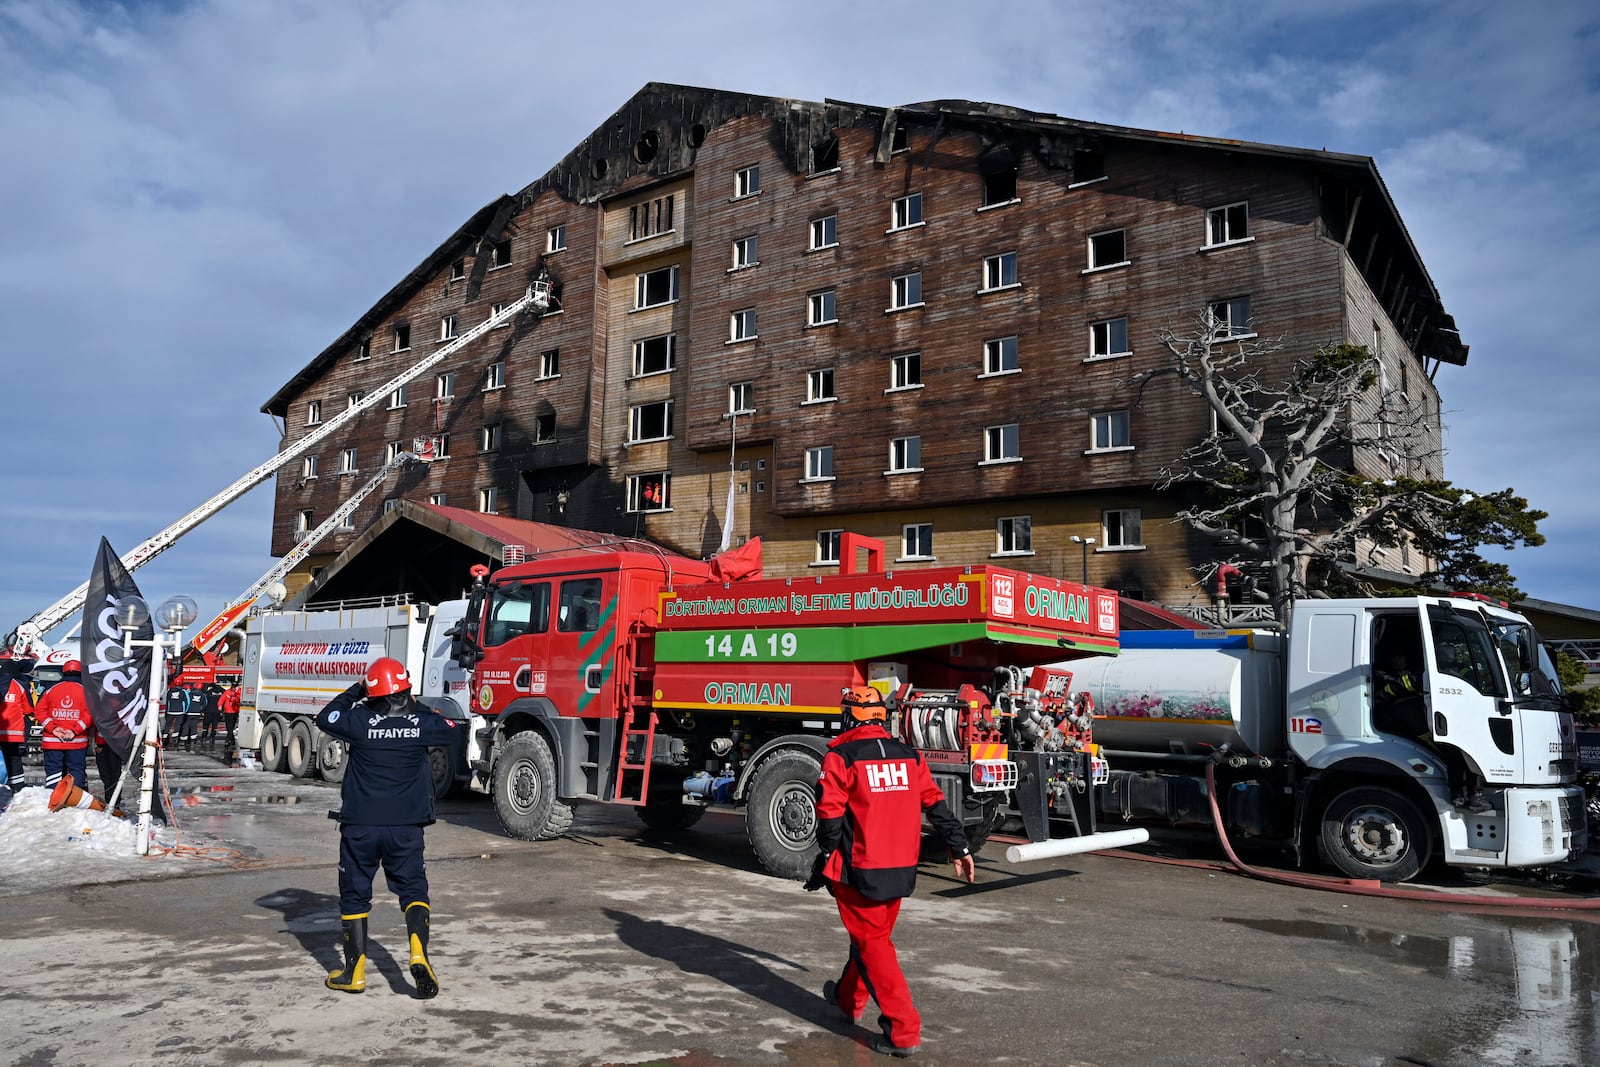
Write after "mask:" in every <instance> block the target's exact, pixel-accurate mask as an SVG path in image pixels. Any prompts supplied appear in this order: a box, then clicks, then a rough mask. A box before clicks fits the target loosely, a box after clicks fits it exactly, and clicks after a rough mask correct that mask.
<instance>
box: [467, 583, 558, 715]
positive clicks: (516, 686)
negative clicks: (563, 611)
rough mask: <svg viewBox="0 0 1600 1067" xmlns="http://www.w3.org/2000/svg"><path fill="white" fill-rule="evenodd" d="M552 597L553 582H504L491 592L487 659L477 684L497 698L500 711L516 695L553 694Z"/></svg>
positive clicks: (485, 644)
mask: <svg viewBox="0 0 1600 1067" xmlns="http://www.w3.org/2000/svg"><path fill="white" fill-rule="evenodd" d="M550 594H551V585H550V583H549V582H525V581H518V580H513V581H509V582H502V583H501V584H499V585H497V586H495V587H494V589H493V590H492V591H491V593H490V599H489V607H488V610H487V611H486V612H485V614H484V622H483V630H482V633H481V634H480V636H479V640H480V642H481V643H482V645H483V649H484V660H483V662H482V663H481V664H480V665H479V668H478V681H479V689H480V691H492V692H493V693H494V694H495V696H494V700H493V704H494V707H493V710H494V711H495V712H496V713H498V712H499V711H500V710H501V709H503V708H504V707H505V705H506V704H508V703H510V701H511V700H513V699H515V698H516V697H521V696H537V697H544V696H548V695H549V672H548V667H547V664H548V661H549V659H550ZM508 690H509V692H507V691H508ZM502 694H505V696H504V698H502ZM479 710H480V711H489V710H491V709H490V708H487V707H480V708H479Z"/></svg>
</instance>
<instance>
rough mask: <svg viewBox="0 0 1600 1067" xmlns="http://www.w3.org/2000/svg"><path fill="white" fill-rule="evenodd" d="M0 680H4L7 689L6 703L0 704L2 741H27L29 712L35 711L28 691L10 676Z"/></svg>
mask: <svg viewBox="0 0 1600 1067" xmlns="http://www.w3.org/2000/svg"><path fill="white" fill-rule="evenodd" d="M0 679H4V681H5V687H6V691H5V697H4V701H3V702H0V741H7V742H11V741H18V742H20V741H26V740H27V739H28V712H30V711H32V710H33V701H31V700H29V699H28V689H27V687H26V686H24V685H23V684H22V683H21V682H19V681H17V680H16V679H15V678H12V677H10V676H8V675H0Z"/></svg>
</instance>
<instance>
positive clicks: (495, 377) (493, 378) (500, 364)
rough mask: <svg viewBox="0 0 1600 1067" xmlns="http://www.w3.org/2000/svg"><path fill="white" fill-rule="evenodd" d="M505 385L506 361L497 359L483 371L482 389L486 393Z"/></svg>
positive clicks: (502, 387)
mask: <svg viewBox="0 0 1600 1067" xmlns="http://www.w3.org/2000/svg"><path fill="white" fill-rule="evenodd" d="M505 387H506V361H505V360H503V359H497V360H495V361H494V362H493V363H491V364H489V366H488V367H487V368H486V369H485V370H484V372H483V391H484V392H486V393H488V392H492V391H494V390H496V389H504V388H505Z"/></svg>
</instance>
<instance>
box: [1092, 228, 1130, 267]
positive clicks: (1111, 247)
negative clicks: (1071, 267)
mask: <svg viewBox="0 0 1600 1067" xmlns="http://www.w3.org/2000/svg"><path fill="white" fill-rule="evenodd" d="M1126 262H1128V240H1127V234H1126V231H1123V230H1107V231H1106V232H1105V233H1095V234H1090V235H1089V269H1090V270H1099V269H1100V268H1102V267H1118V266H1121V265H1122V264H1124V263H1126Z"/></svg>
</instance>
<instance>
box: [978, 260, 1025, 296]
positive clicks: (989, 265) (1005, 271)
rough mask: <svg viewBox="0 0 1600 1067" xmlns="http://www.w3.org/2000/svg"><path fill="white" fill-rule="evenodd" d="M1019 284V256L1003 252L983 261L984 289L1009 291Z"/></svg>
mask: <svg viewBox="0 0 1600 1067" xmlns="http://www.w3.org/2000/svg"><path fill="white" fill-rule="evenodd" d="M1016 284H1017V254H1016V253H1015V252H1002V253H1000V254H999V255H998V256H990V257H989V258H988V259H985V260H984V261H983V287H984V288H985V289H1007V288H1010V287H1011V286H1013V285H1016Z"/></svg>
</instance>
